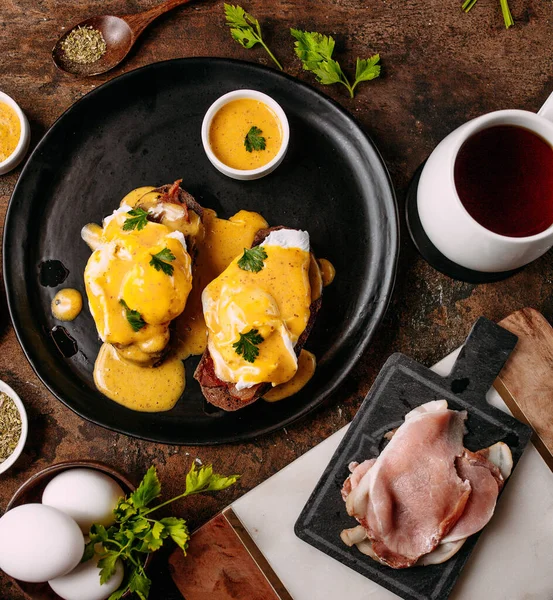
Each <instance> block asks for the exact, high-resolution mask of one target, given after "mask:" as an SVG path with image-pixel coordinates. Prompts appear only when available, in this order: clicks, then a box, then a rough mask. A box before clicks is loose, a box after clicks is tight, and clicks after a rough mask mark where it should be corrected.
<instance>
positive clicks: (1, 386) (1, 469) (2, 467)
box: [0, 163, 29, 474]
mask: <svg viewBox="0 0 553 600" xmlns="http://www.w3.org/2000/svg"><path fill="white" fill-rule="evenodd" d="M0 164H1V163H0ZM0 392H3V393H4V394H6V395H7V396H9V397H10V398H11V399H12V400H13V401H14V403H15V405H16V406H17V410H18V411H19V415H20V416H21V436H20V437H19V441H18V442H17V446H16V447H15V450H14V451H13V452H12V453H11V454H10V455H9V456H8V458H6V460H5V461H4V462H1V463H0V474H1V473H5V472H6V471H7V470H8V469H9V468H10V467H11V466H12V465H13V463H14V462H15V461H16V460H17V459H18V458H19V455H20V454H21V452H22V451H23V447H24V446H25V442H26V441H27V432H28V429H29V424H28V421H27V411H26V410H25V406H23V402H21V398H20V397H19V396H18V395H17V394H16V393H15V392H14V391H13V390H12V388H11V387H10V386H9V385H8V384H7V383H4V382H3V381H2V380H0Z"/></svg>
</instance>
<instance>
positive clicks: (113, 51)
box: [52, 0, 190, 77]
mask: <svg viewBox="0 0 553 600" xmlns="http://www.w3.org/2000/svg"><path fill="white" fill-rule="evenodd" d="M187 2H190V0H167V1H166V2H163V3H161V4H159V5H158V6H154V7H153V8H150V9H149V10H145V11H144V12H140V13H136V14H134V15H122V16H120V17H116V16H115V15H102V16H100V17H91V18H90V19H86V20H85V21H82V22H81V23H79V24H78V25H75V26H74V27H72V28H71V29H70V30H69V31H67V32H66V33H64V34H63V35H62V36H61V38H60V39H59V40H58V41H57V42H56V45H55V46H54V48H53V50H52V59H53V60H54V64H55V65H56V67H58V69H61V70H62V71H65V72H67V73H71V74H72V75H79V76H81V77H89V76H91V75H99V74H100V73H105V72H106V71H109V70H110V69H113V68H114V67H116V66H117V65H118V64H119V63H120V62H121V61H122V60H123V59H124V58H125V57H126V56H127V54H128V53H129V52H130V50H131V48H132V47H133V46H134V43H135V42H136V40H137V39H138V36H139V35H140V34H141V33H142V32H143V31H144V29H146V27H148V25H149V24H150V23H151V22H152V21H153V20H154V19H157V18H158V17H159V16H161V15H162V14H164V13H166V12H167V11H169V10H171V9H173V8H176V7H177V6H180V5H181V4H186V3H187ZM84 26H89V27H92V28H93V29H97V30H98V31H100V32H101V34H102V35H103V36H104V40H105V42H106V46H107V50H106V52H105V53H104V55H103V56H102V57H101V58H100V59H99V60H97V61H95V62H93V63H87V64H80V63H77V62H74V61H72V60H70V59H68V58H67V56H66V54H65V52H64V51H63V47H62V42H63V41H64V40H65V38H66V37H67V36H68V35H69V34H70V33H71V32H72V31H73V30H74V29H75V28H77V27H84Z"/></svg>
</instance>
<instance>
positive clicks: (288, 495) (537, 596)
mask: <svg viewBox="0 0 553 600" xmlns="http://www.w3.org/2000/svg"><path fill="white" fill-rule="evenodd" d="M458 352H459V350H457V351H456V352H454V353H452V354H450V355H449V356H447V357H446V358H444V359H443V360H442V361H441V362H439V363H438V364H437V365H435V366H434V367H433V369H434V370H435V371H436V372H437V373H440V374H442V375H447V374H448V373H449V371H450V369H451V367H452V365H453V363H454V361H455V358H456V356H457V354H458ZM488 401H489V402H490V403H491V404H493V405H494V406H497V407H498V408H501V409H502V410H504V411H506V412H509V411H508V409H507V407H506V406H505V404H504V402H503V400H502V399H501V397H500V396H499V394H498V393H497V392H496V391H495V390H494V389H492V390H490V392H489V393H488ZM347 428H348V425H346V426H345V427H343V428H342V429H340V431H337V432H336V433H335V434H334V435H332V436H330V437H329V438H328V439H326V440H325V441H324V442H322V443H321V444H319V445H318V446H316V447H315V448H313V449H312V450H310V451H309V452H307V453H306V454H304V455H303V456H301V457H300V458H298V459H297V460H295V461H294V462H293V463H291V464H289V465H288V466H287V467H285V468H284V469H282V471H279V472H278V473H277V474H276V475H273V477H271V478H269V479H267V480H266V481H264V482H263V483H262V484H260V485H259V486H257V487H256V488H254V489H253V490H251V491H250V492H248V493H247V494H246V495H245V496H242V497H241V498H239V499H238V500H237V501H236V502H234V504H232V508H233V509H234V511H235V512H236V514H237V515H238V517H239V518H240V520H241V521H242V522H243V524H244V525H245V527H246V528H247V530H248V532H249V533H250V535H251V536H252V538H253V539H254V540H255V542H256V544H257V546H258V547H259V549H260V550H261V551H262V552H263V554H264V555H265V557H266V558H267V560H268V561H269V563H270V564H271V566H272V567H273V569H274V570H275V572H276V574H277V575H278V576H279V577H280V579H281V581H282V582H283V583H284V585H285V586H286V588H287V589H288V591H289V592H290V594H291V595H292V597H293V598H294V600H346V599H347V600H392V599H397V598H398V596H396V595H395V594H393V593H392V592H389V591H387V590H385V589H384V588H382V587H380V586H379V585H378V584H376V583H374V582H372V581H371V580H369V579H366V578H365V577H363V576H362V575H360V574H358V573H356V572H355V571H352V570H351V569H349V568H348V567H346V566H344V565H342V564H341V563H339V562H337V561H335V560H334V559H332V558H330V557H329V556H327V555H326V554H323V553H322V552H319V551H318V550H316V549H315V548H313V547H312V546H310V545H308V544H306V543H305V542H303V541H301V540H300V539H298V538H297V537H296V536H295V535H294V523H295V522H296V519H297V518H298V516H299V514H300V512H301V510H302V508H303V506H304V505H305V503H306V502H307V499H308V498H309V496H310V494H311V492H312V491H313V488H314V487H315V485H316V483H317V481H318V480H319V478H320V476H321V475H322V473H323V471H324V469H325V467H326V465H327V463H328V462H329V460H330V458H331V456H332V454H333V453H334V451H335V450H336V448H337V446H338V444H339V443H340V441H341V440H342V437H343V436H344V434H345V433H346V430H347ZM367 560H370V559H369V558H367ZM450 600H553V473H552V472H551V471H550V470H549V468H548V467H547V465H546V464H545V462H544V461H543V459H542V458H541V456H540V455H539V454H538V452H537V450H536V449H535V448H534V446H533V445H532V444H530V445H529V446H528V447H527V449H526V451H525V452H524V455H523V456H522V458H521V460H520V462H519V464H518V466H517V468H516V470H515V471H514V473H513V475H512V477H511V481H510V482H509V485H507V487H506V488H505V492H504V493H503V495H502V496H501V499H500V501H499V503H498V506H497V509H496V511H495V515H494V517H493V518H492V520H491V522H490V523H489V524H488V525H487V527H486V529H485V530H484V532H483V533H482V535H481V536H480V539H479V541H478V544H477V545H476V548H475V549H474V551H473V552H472V554H471V556H470V558H469V561H468V562H467V564H466V566H465V568H464V569H463V572H462V573H461V576H460V577H459V580H458V582H457V584H456V586H455V588H454V591H453V593H452V594H451V596H450Z"/></svg>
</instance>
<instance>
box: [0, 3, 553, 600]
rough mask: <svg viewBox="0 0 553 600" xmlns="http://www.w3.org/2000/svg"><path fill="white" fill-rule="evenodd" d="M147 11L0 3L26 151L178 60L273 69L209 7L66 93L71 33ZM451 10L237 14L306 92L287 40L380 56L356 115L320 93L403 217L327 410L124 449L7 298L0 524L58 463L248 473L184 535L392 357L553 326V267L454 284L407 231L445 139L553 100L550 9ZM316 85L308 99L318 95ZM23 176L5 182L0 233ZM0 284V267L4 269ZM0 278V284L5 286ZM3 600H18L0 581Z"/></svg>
mask: <svg viewBox="0 0 553 600" xmlns="http://www.w3.org/2000/svg"><path fill="white" fill-rule="evenodd" d="M155 3H156V2H155V1H154V0H140V1H138V0H117V1H116V0H111V1H92V0H72V1H71V2H60V1H58V0H0V89H1V90H2V91H5V92H6V93H8V94H10V95H11V96H13V97H14V98H15V99H16V100H17V101H18V102H19V103H20V105H21V107H22V108H23V110H24V111H25V112H26V114H27V116H28V118H29V120H30V122H31V128H32V144H33V145H35V144H36V143H37V141H38V140H39V139H40V137H41V136H42V135H43V134H44V133H45V131H46V130H47V128H48V127H49V126H50V125H51V124H52V123H53V122H54V121H55V119H56V118H57V117H58V116H59V115H60V114H61V113H62V112H63V110H65V109H66V108H68V107H69V106H70V105H71V104H72V103H73V102H75V101H77V100H78V99H79V98H81V97H82V96H83V95H84V94H86V93H87V92H88V91H90V90H91V89H93V88H94V87H96V86H97V85H99V84H100V83H102V82H104V81H107V80H108V79H110V78H112V77H115V76H117V75H119V74H121V73H123V72H126V71H130V70H132V69H135V68H137V67H139V66H142V65H145V64H149V63H152V62H155V61H160V60H165V59H169V58H175V57H185V56H224V57H232V58H240V59H244V60H248V61H253V62H258V63H262V64H267V65H269V66H271V65H270V62H269V60H268V59H267V57H266V55H265V54H264V53H263V51H262V50H261V49H258V48H256V49H252V50H245V49H243V48H242V47H240V46H239V45H238V44H236V43H235V42H233V41H232V40H231V38H230V36H229V33H228V31H227V28H226V27H225V25H224V17H223V5H222V2H220V1H215V0H203V1H197V2H194V3H192V4H191V5H189V6H184V7H181V8H178V9H176V10H174V11H173V12H171V13H170V14H168V15H165V16H163V17H161V18H160V19H159V20H158V21H157V22H156V23H155V24H154V25H152V26H151V27H150V28H149V29H147V30H146V32H145V33H144V34H143V36H142V38H141V39H140V41H139V43H138V44H137V46H136V47H135V49H134V50H133V52H132V54H131V56H130V58H129V59H128V60H127V61H126V62H125V63H124V65H123V66H122V67H120V68H118V69H116V70H114V71H112V72H110V73H108V74H106V75H104V76H100V77H96V78H92V79H75V78H73V77H71V76H68V75H65V74H63V73H61V72H59V71H57V70H56V69H55V67H54V66H53V64H52V62H51V60H50V51H51V48H52V46H53V44H54V42H55V40H56V39H57V37H58V36H59V35H61V34H62V33H63V31H64V27H67V26H68V25H70V24H73V23H75V22H78V21H80V20H81V19H83V18H85V17H87V16H91V15H93V14H98V13H110V12H111V13H114V14H123V13H132V12H137V11H139V10H143V9H146V8H149V7H151V6H153V5H154V4H155ZM460 4H461V2H460V1H457V0H370V1H359V0H318V1H317V2H315V1H309V0H303V1H302V0H295V1H294V0H287V1H283V2H276V1H275V2H263V1H262V0H244V1H243V6H244V7H245V8H246V9H247V10H249V11H250V12H252V13H253V14H254V15H255V16H257V17H258V18H259V20H260V21H261V22H262V25H263V30H264V33H265V37H266V40H267V42H268V43H269V45H270V47H271V48H273V49H274V50H275V52H276V54H277V56H278V57H279V59H280V60H281V62H282V63H283V65H284V66H285V69H286V71H287V72H288V73H290V74H292V75H294V76H297V77H298V78H300V79H302V80H305V81H307V82H309V83H314V80H313V78H312V76H311V75H310V74H308V73H305V72H303V71H302V70H301V65H300V63H299V61H298V60H297V59H296V58H295V55H294V53H293V47H292V41H291V39H290V37H289V35H288V28H289V27H291V26H292V27H299V28H303V29H309V30H316V31H320V32H324V33H328V34H332V35H333V36H334V37H335V38H336V40H337V51H336V57H337V58H338V60H339V61H340V62H341V64H342V66H343V67H344V68H347V69H350V70H351V67H352V66H353V65H354V62H355V57H356V56H358V55H359V56H361V57H364V56H369V55H371V54H373V53H375V52H379V53H380V54H381V57H382V66H383V72H382V77H381V78H380V79H378V80H376V81H374V82H371V83H368V84H363V85H362V86H360V88H359V91H358V94H357V96H356V97H355V99H353V100H351V99H350V98H349V97H348V95H347V92H346V90H345V88H342V87H341V86H340V87H338V86H332V87H325V88H324V91H325V92H326V93H327V94H329V95H330V96H332V98H334V99H335V100H336V101H338V102H340V103H341V104H342V105H343V106H344V107H345V108H346V109H347V110H349V111H350V112H351V113H352V114H354V115H355V116H356V117H357V119H359V121H360V122H361V123H362V124H363V125H364V126H365V128H366V130H367V131H368V132H369V133H370V135H371V136H372V138H373V139H374V141H375V142H376V144H377V146H378V148H379V149H380V151H381V153H382V155H383V157H384V160H385V161H386V163H387V165H388V167H389V169H390V172H391V175H392V179H393V182H394V184H395V186H396V190H397V194H398V202H399V208H400V214H401V216H402V223H401V226H402V233H401V257H400V264H399V270H398V276H397V284H396V288H395V292H394V296H393V300H392V303H391V305H390V308H389V311H388V314H387V317H386V319H385V320H384V322H383V323H382V325H381V327H380V329H379V331H378V333H377V336H376V338H375V340H374V342H373V344H372V345H371V347H370V348H369V349H368V350H367V352H366V353H365V355H364V356H363V358H362V359H361V360H360V361H359V364H358V365H357V366H356V368H355V369H354V370H353V372H352V374H351V375H350V377H349V379H348V381H347V384H346V385H344V387H343V389H341V390H340V392H339V393H338V394H337V395H336V396H337V397H336V398H335V403H334V404H333V405H332V406H331V407H327V408H326V409H324V410H320V411H318V412H316V413H315V414H314V415H312V416H310V417H308V418H307V419H305V420H303V421H301V422H299V423H297V424H296V425H294V426H293V427H289V428H288V429H287V430H285V431H281V432H278V433H275V434H273V435H269V436H266V437H264V438H262V439H259V440H256V441H254V442H251V443H246V444H240V445H230V446H224V447H213V448H194V447H176V446H164V445H157V444H152V443H148V442H142V441H139V440H135V439H131V438H128V437H125V436H122V435H118V434H115V433H112V432H110V431H107V430H105V429H102V428H100V427H97V426H95V425H92V424H90V423H87V422H84V421H82V420H81V419H80V418H79V417H77V416H76V415H74V414H73V413H72V412H71V411H69V410H68V409H67V408H65V407H64V406H63V405H62V404H61V403H60V402H58V401H56V400H55V399H54V398H53V397H52V396H51V395H50V394H49V393H48V392H47V390H46V389H45V388H44V386H43V385H42V384H41V383H40V382H39V380H38V379H37V377H36V376H35V374H34V372H33V371H32V369H31V368H30V366H29V365H28V364H27V362H26V359H25V357H24V355H23V352H22V351H21V348H20V347H19V345H18V343H17V340H16V338H15V335H14V332H13V329H12V327H11V325H10V319H9V316H8V313H7V308H6V301H5V293H4V288H3V285H2V287H0V378H1V379H3V380H5V381H6V382H7V383H8V384H9V385H11V386H12V387H13V388H14V389H15V390H16V391H17V392H18V393H19V394H20V396H21V397H22V398H23V400H24V402H25V404H26V406H27V409H28V412H29V417H30V432H31V433H30V437H29V441H28V444H27V447H26V449H25V455H24V457H23V459H22V460H21V461H20V463H19V464H18V467H17V468H16V469H12V470H11V471H10V472H9V473H8V474H5V475H1V476H0V511H3V510H4V509H5V507H6V504H7V502H8V500H9V499H10V497H11V496H12V494H13V493H14V492H15V490H16V489H17V487H18V486H19V485H20V484H21V483H23V481H25V480H26V479H27V478H28V477H29V476H30V475H32V474H33V473H35V472H37V471H39V470H40V469H42V468H44V467H45V466H46V465H49V464H51V463H53V462H57V461H61V460H67V459H72V458H78V457H90V458H93V459H98V460H102V461H105V462H107V463H109V464H111V465H113V466H117V467H118V468H120V469H121V470H122V471H123V472H126V473H127V474H128V475H129V477H130V478H131V479H134V480H136V481H138V480H139V478H140V476H141V475H142V474H143V473H144V471H145V470H146V469H147V467H148V466H149V465H150V464H152V463H153V464H155V465H156V466H157V468H158V471H159V474H160V477H161V480H162V482H163V486H164V494H166V495H167V497H170V496H171V495H175V494H176V493H177V492H178V491H179V490H180V489H181V487H182V484H183V477H184V473H185V472H186V470H187V469H188V465H189V462H190V461H191V460H192V459H193V458H196V457H199V458H200V459H201V460H202V461H203V462H213V463H214V465H216V468H217V470H219V471H220V472H224V473H230V472H237V473H242V474H243V477H242V479H241V480H240V482H239V484H238V485H237V486H236V487H234V488H231V489H230V490H228V491H226V492H224V493H221V494H219V495H214V496H210V497H201V498H200V497H198V498H193V499H191V500H190V501H186V502H183V503H181V504H180V505H177V506H175V507H174V508H173V511H174V512H175V513H182V514H183V515H184V516H186V518H188V519H189V523H190V525H191V526H192V527H194V526H197V525H198V524H201V523H203V522H204V521H205V520H207V519H208V518H209V517H211V516H212V515H214V514H215V513H216V512H217V511H218V510H219V509H221V508H222V507H223V506H225V505H226V504H228V503H229V502H231V501H232V500H233V499H235V498H237V497H238V496H240V495H242V494H243V493H245V492H246V491H248V490H249V489H251V488H252V487H254V486H255V485H257V484H258V483H260V482H261V481H263V480H264V479H266V478H267V477H269V476H271V475H272V474H273V473H275V472H276V471H278V470H279V469H281V468H282V467H284V466H285V465H287V464H288V463H290V462H291V461H292V460H294V459H295V458H296V457H298V456H299V455H301V454H303V453H304V452H306V451H307V450H308V449H309V448H311V447H312V446H314V445H315V444H317V443H318V442H320V441H321V440H323V439H325V438H326V437H327V436H329V435H330V434H331V433H333V432H334V431H336V430H337V429H339V428H340V427H342V426H343V425H345V424H346V423H347V422H348V421H349V420H350V419H351V418H352V417H353V415H354V414H355V411H356V409H357V408H358V406H359V404H360V403H361V401H362V399H363V397H364V395H365V394H366V393H367V391H368V389H369V387H370V385H371V383H372V381H373V379H374V377H375V376H376V373H377V372H378V370H379V368H380V367H381V365H382V364H383V363H384V361H385V360H386V358H387V357H388V355H389V354H390V353H392V352H395V351H400V352H404V353H406V354H409V355H410V356H412V357H413V358H415V359H417V360H419V361H421V362H422V363H424V364H427V365H430V364H432V363H433V362H435V361H437V360H438V359H440V358H441V357H442V356H444V355H445V354H447V353H448V352H450V351H451V350H453V349H454V348H455V347H457V346H458V345H459V344H460V343H461V342H462V341H463V339H464V338H465V336H466V334H467V333H468V331H469V329H470V327H471V324H472V323H473V321H474V320H475V319H476V318H477V317H478V316H480V315H485V316H487V317H489V318H491V319H497V320H499V319H501V318H503V317H505V316H506V315H508V314H509V313H511V312H513V311H515V310H518V309H519V308H522V307H524V306H532V307H535V308H537V309H538V310H540V311H542V312H543V314H544V315H545V316H546V317H547V318H548V319H549V320H551V319H552V318H553V293H552V288H551V282H552V277H553V255H552V254H551V253H550V254H549V255H546V256H545V257H543V258H542V259H540V260H538V261H536V262H535V263H533V264H532V265H531V266H529V267H528V268H526V269H525V270H524V271H522V272H521V273H519V274H518V275H516V276H515V277H513V278H511V279H509V280H507V281H504V282H500V283H495V284H490V285H480V286H475V285H470V284H465V283H459V282H455V281H452V280H451V279H449V278H447V277H445V276H443V275H441V274H439V273H437V272H436V271H434V270H433V269H432V268H431V267H429V266H428V265H427V264H426V263H425V262H424V261H423V260H422V259H421V258H420V257H419V256H418V254H417V253H416V251H415V249H414V246H413V244H412V243H411V241H410V239H409V237H408V235H407V232H406V227H405V224H404V222H403V204H404V196H405V190H406V187H407V185H408V182H409V180H410V178H411V176H412V174H413V172H414V171H415V169H416V168H417V166H418V165H419V164H420V163H421V162H422V161H423V160H424V159H425V158H426V157H427V155H428V154H429V153H430V151H431V150H432V149H433V148H434V146H435V145H436V144H437V143H438V142H439V141H440V140H441V139H442V138H443V137H444V136H445V135H446V134H447V133H449V132H450V131H451V130H452V129H454V128H455V127H457V126H458V125H460V124H462V123H463V122H464V121H466V120H467V119H470V118H472V117H476V116H478V115H480V114H483V113H485V112H488V111H491V110H496V109H502V108H524V109H527V110H532V111H536V110H538V109H539V107H540V106H541V104H542V103H543V102H544V101H545V99H546V98H547V96H548V94H549V93H550V92H553V54H552V52H551V32H552V27H553V6H552V2H551V0H511V1H510V4H511V9H512V12H513V16H514V19H515V23H516V25H515V27H514V28H512V29H511V30H509V31H506V30H505V28H504V26H503V19H502V16H501V12H500V9H499V0H479V2H478V3H477V4H476V6H475V8H474V9H473V10H472V12H471V13H470V14H468V15H465V14H463V13H462V12H461V10H460ZM315 85H317V84H315ZM18 173H19V171H15V172H13V173H11V174H9V175H5V176H2V177H0V228H1V227H2V225H3V222H4V216H5V213H6V209H7V205H8V201H9V198H10V194H11V192H12V190H13V187H14V184H15V182H16V180H17V177H18ZM0 269H1V267H0ZM0 278H1V271H0ZM151 572H152V577H153V578H154V579H155V584H154V588H153V591H152V594H151V596H150V597H151V598H152V600H170V599H171V598H177V596H176V595H173V594H174V592H172V591H171V583H170V581H169V580H168V575H167V572H166V567H165V561H164V557H163V556H161V557H159V558H158V559H157V560H156V561H154V564H153V567H152V570H151ZM0 597H1V598H2V599H3V600H19V599H20V598H23V596H22V594H21V593H20V592H19V591H18V590H17V589H16V588H15V587H14V586H13V585H12V584H11V583H10V582H9V580H8V579H7V578H6V577H5V576H3V575H2V574H0Z"/></svg>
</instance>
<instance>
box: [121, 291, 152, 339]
mask: <svg viewBox="0 0 553 600" xmlns="http://www.w3.org/2000/svg"><path fill="white" fill-rule="evenodd" d="M119 304H120V305H121V306H122V307H123V308H124V309H125V312H126V316H127V321H128V322H129V325H130V326H131V327H132V329H133V331H140V330H141V329H142V328H143V327H146V321H144V319H143V318H142V315H141V314H140V313H139V312H138V311H137V310H131V309H130V308H129V307H128V306H127V303H126V302H125V301H124V300H123V298H121V300H119Z"/></svg>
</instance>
